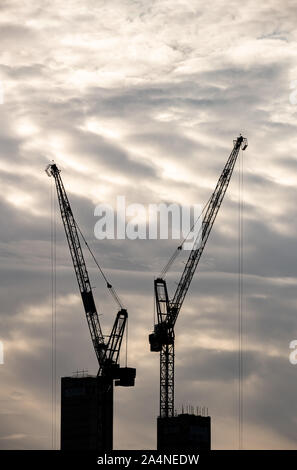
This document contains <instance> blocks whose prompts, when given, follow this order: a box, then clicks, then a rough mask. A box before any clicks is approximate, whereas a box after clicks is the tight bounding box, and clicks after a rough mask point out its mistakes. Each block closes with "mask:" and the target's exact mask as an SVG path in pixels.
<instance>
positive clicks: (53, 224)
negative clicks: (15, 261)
mask: <svg viewBox="0 0 297 470" xmlns="http://www.w3.org/2000/svg"><path fill="white" fill-rule="evenodd" d="M55 202H56V199H55V188H54V182H52V185H51V343H52V344H51V382H52V389H51V418H52V423H51V437H52V448H53V449H56V447H57V435H56V433H57V360H56V343H57V329H56V318H57V315H56V313H57V301H56V298H57V276H56V265H57V263H56V258H57V257H56V207H55V206H56V204H55Z"/></svg>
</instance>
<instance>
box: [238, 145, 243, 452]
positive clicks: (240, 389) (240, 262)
mask: <svg viewBox="0 0 297 470" xmlns="http://www.w3.org/2000/svg"><path fill="white" fill-rule="evenodd" d="M243 209H244V208H243V151H242V150H241V153H240V155H239V171H238V448H239V450H241V449H242V448H243V342H242V338H243V315H242V314H243V308H242V307H243Z"/></svg>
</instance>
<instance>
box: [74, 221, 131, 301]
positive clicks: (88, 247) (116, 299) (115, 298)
mask: <svg viewBox="0 0 297 470" xmlns="http://www.w3.org/2000/svg"><path fill="white" fill-rule="evenodd" d="M74 222H75V225H76V228H77V230H78V231H79V233H80V235H81V237H82V239H83V241H84V243H85V245H86V247H87V249H88V251H89V253H90V255H91V256H92V258H93V260H94V262H95V264H96V266H97V268H98V269H99V271H100V273H101V276H102V277H103V279H104V281H105V282H106V287H107V289H108V291H109V292H110V293H111V295H112V297H113V299H114V300H115V302H116V304H117V305H118V307H119V308H120V309H123V308H124V307H123V304H122V302H121V300H120V298H119V296H118V294H117V293H116V291H115V289H114V287H113V286H112V284H111V283H110V282H109V280H108V279H107V277H106V275H105V274H104V271H103V269H102V268H101V266H100V264H99V263H98V261H97V259H96V257H95V255H94V253H93V251H92V250H91V248H90V246H89V244H88V242H87V240H86V239H85V237H84V235H83V233H82V231H81V229H80V228H79V226H78V223H77V222H76V220H74Z"/></svg>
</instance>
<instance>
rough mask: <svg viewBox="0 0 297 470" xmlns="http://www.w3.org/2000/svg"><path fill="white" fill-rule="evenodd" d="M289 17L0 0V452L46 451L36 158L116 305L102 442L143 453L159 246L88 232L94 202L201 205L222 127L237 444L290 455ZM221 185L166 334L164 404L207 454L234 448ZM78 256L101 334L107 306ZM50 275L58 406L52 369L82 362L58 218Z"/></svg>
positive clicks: (161, 257)
mask: <svg viewBox="0 0 297 470" xmlns="http://www.w3.org/2000/svg"><path fill="white" fill-rule="evenodd" d="M37 4H38V6H37ZM296 22H297V8H296V3H295V2H294V1H290V0H282V1H280V0H278V1H276V0H268V1H266V2H264V3H262V4H261V2H259V1H255V0H247V1H246V2H241V3H240V4H239V2H235V1H228V2H227V1H222V0H215V1H213V2H210V3H208V4H206V3H205V2H202V1H200V0H199V1H196V0H191V1H190V0H176V1H169V0H159V1H153V0H147V1H144V0H134V1H133V0H113V1H103V0H83V1H78V0H67V1H63V2H62V1H61V0H51V1H47V0H43V1H41V2H35V1H33V0H26V1H24V0H22V1H21V0H1V3H0V39H1V52H0V54H1V56H0V57H1V60H0V85H1V96H2V95H3V99H2V100H1V101H3V103H2V104H1V106H0V119H1V126H0V143H1V145H0V153H1V157H0V178H1V196H0V198H1V199H0V220H1V245H0V246H1V251H0V256H1V266H0V273H1V282H0V291H1V292H0V295H1V311H0V314H1V316H0V339H1V340H2V342H3V344H4V353H5V363H4V364H3V365H0V376H1V387H0V415H1V417H0V448H1V449H48V448H52V435H51V426H52V413H51V399H52V398H51V396H52V372H51V354H52V338H51V321H52V317H51V269H50V268H51V260H50V254H51V251H50V239H51V238H50V220H51V190H52V189H53V187H52V185H53V182H52V180H50V179H49V178H48V177H47V176H46V174H45V173H44V168H45V166H46V164H47V163H48V162H49V161H51V160H52V159H54V160H55V161H56V162H57V164H58V165H59V166H60V168H61V169H62V177H63V180H64V183H65V186H66V189H67V191H68V194H69V198H70V200H71V203H72V207H73V212H74V214H75V216H76V219H77V221H78V222H79V224H80V226H81V228H82V229H83V231H84V233H85V235H86V236H87V238H88V240H89V241H90V244H91V245H92V247H93V249H94V251H95V253H96V256H97V257H98V259H99V260H100V262H101V264H102V266H103V267H104V268H105V270H106V272H107V274H108V275H109V276H110V278H111V279H112V280H113V283H114V285H115V286H116V287H117V290H118V292H119V294H120V295H121V297H122V299H123V301H124V302H125V304H126V306H127V308H128V311H129V318H130V322H129V340H130V341H129V348H128V349H129V365H131V366H133V367H137V382H136V385H137V386H136V387H135V388H134V389H124V388H121V389H117V390H116V393H115V400H116V401H115V432H114V441H115V448H122V449H123V448H126V449H133V448H134V449H137V448H147V449H150V448H151V449H152V448H155V447H156V416H157V414H158V406H159V405H158V400H159V397H158V389H159V357H158V354H153V353H150V352H149V346H148V341H147V335H148V334H149V333H150V331H151V329H152V326H153V296H152V291H153V278H154V276H155V275H157V274H158V273H159V271H160V269H161V268H162V267H163V265H164V264H165V263H166V261H167V260H168V258H169V257H170V255H171V254H172V251H173V249H174V247H175V246H176V242H174V241H164V240H151V241H149V240H139V241H131V240H104V241H98V240H96V239H95V237H94V225H95V222H96V220H97V219H96V218H95V217H94V208H95V206H96V205H97V204H99V203H102V202H104V203H110V204H112V205H114V204H115V201H116V196H118V195H124V196H125V197H126V199H127V203H129V204H130V203H141V204H144V205H145V207H146V205H147V204H149V203H159V202H166V203H172V202H176V203H178V204H181V205H186V206H191V205H192V204H195V203H196V204H197V203H200V204H203V203H205V202H206V201H207V199H208V197H209V195H210V194H211V191H212V190H213V188H214V186H215V184H216V181H217V179H218V176H219V174H220V171H221V169H222V167H223V166H224V164H225V161H226V159H227V157H228V155H229V153H230V151H231V148H232V140H233V138H235V137H236V136H238V135H239V133H240V132H241V133H242V134H243V135H245V136H246V137H248V139H249V147H248V149H247V150H246V152H244V153H243V157H242V158H243V168H244V170H243V174H244V207H245V208H244V240H243V251H244V253H243V258H244V298H243V331H244V337H243V346H244V370H243V374H244V382H243V391H244V393H243V398H244V403H243V405H244V434H243V446H244V447H245V448H263V449H264V448H265V449H276V448H279V449H294V448H296V446H297V432H296V430H297V418H296V416H297V409H296V383H297V382H296V378H297V376H296V374H297V366H293V365H292V364H290V362H289V352H290V351H289V343H290V341H292V340H294V339H297V315H296V306H297V296H296V286H297V226H296V218H297V209H296V183H297V171H296V170H297V154H296V148H297V145H296V144H297V136H296V122H297V93H295V91H294V87H295V86H296V88H297V82H294V81H295V80H297V62H296V58H297V32H296ZM295 171H296V174H295V173H294V172H295ZM238 181H239V180H238V167H237V168H236V170H235V172H234V176H233V179H232V181H231V184H230V187H229V189H228V193H227V195H226V198H225V200H224V203H223V206H222V208H221V210H220V213H219V216H218V218H217V220H216V222H215V226H214V229H213V231H212V234H211V236H210V239H209V241H208V244H207V247H206V249H205V252H204V254H203V258H202V259H201V262H200V267H199V270H198V272H197V273H196V275H195V277H194V280H193V282H192V285H191V288H190V291H189V293H188V296H187V298H186V300H185V303H184V306H183V310H182V312H181V315H180V318H179V319H178V323H177V326H176V336H177V341H176V382H177V383H176V408H177V409H178V410H179V411H180V410H181V406H182V404H185V405H186V404H191V405H194V406H201V405H205V406H207V407H208V408H209V412H210V414H211V417H212V436H213V439H212V447H213V448H217V449H232V448H238V366H237V357H238V352H237V347H238V335H237V331H238V194H239V189H238V188H239V185H238ZM86 259H87V263H88V266H89V271H90V275H91V278H92V284H93V285H94V286H95V287H96V289H95V295H96V301H97V307H98V310H99V311H100V313H102V316H101V317H100V319H101V320H102V327H103V328H104V331H105V333H108V332H109V330H110V328H111V325H112V322H113V318H114V315H115V313H116V306H115V305H114V304H113V302H112V300H110V298H109V297H108V294H107V293H106V289H105V286H104V284H103V283H102V280H101V279H100V278H99V277H98V274H97V272H96V270H95V269H94V266H93V264H92V263H91V260H90V259H89V258H88V257H86ZM182 267H183V264H182V260H181V261H180V262H179V263H177V264H176V265H175V267H174V270H173V272H172V274H171V275H170V277H169V285H170V287H171V289H173V288H174V286H175V284H174V282H175V281H177V280H178V276H179V273H180V272H181V269H182ZM57 281H58V282H57V333H56V334H57V338H56V341H57V346H56V358H57V372H56V383H57V416H58V415H59V403H58V401H59V386H60V385H59V381H60V377H61V376H64V375H71V374H72V373H73V371H75V370H77V369H82V368H85V369H88V370H89V372H90V373H96V369H97V364H96V358H95V354H94V352H93V350H92V345H91V341H90V338H89V333H88V330H87V325H86V320H85V318H84V314H83V309H82V304H81V300H80V297H79V295H78V288H77V285H76V279H75V276H74V272H73V268H72V265H71V260H70V255H69V252H68V248H67V245H66V243H65V235H64V232H63V229H62V226H61V221H60V218H59V214H58V211H57ZM58 420H59V419H58V418H57V421H58ZM58 428H59V426H58V425H57V439H58V433H59V429H58Z"/></svg>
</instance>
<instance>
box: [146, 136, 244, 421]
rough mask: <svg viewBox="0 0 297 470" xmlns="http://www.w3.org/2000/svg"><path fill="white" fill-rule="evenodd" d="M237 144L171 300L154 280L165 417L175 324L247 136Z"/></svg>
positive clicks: (170, 408) (169, 410)
mask: <svg viewBox="0 0 297 470" xmlns="http://www.w3.org/2000/svg"><path fill="white" fill-rule="evenodd" d="M233 144H234V145H233V149H232V152H231V154H230V156H229V158H228V160H227V163H226V165H225V167H224V169H223V171H222V173H221V175H220V178H219V180H218V183H217V185H216V188H215V190H214V192H213V193H212V196H211V198H210V199H209V202H208V204H207V206H206V210H205V213H204V217H203V220H202V231H201V238H200V239H199V243H198V237H199V235H200V234H198V237H197V238H196V240H195V241H194V245H193V248H192V250H191V252H190V254H189V257H188V260H187V262H186V265H185V268H184V270H183V273H182V275H181V278H180V281H179V283H178V286H177V288H176V291H175V293H174V296H173V298H172V299H171V300H170V299H169V295H168V290H167V284H166V280H165V279H164V278H162V277H159V278H157V279H155V281H154V292H155V300H156V310H157V318H158V323H157V324H156V325H155V327H154V332H153V333H152V334H151V335H150V336H149V341H150V346H151V351H158V352H160V416H161V417H168V416H173V414H174V342H175V334H174V325H175V323H176V320H177V317H178V314H179V312H180V309H181V307H182V304H183V302H184V299H185V296H186V294H187V292H188V289H189V287H190V284H191V281H192V279H193V276H194V273H195V271H196V269H197V266H198V263H199V260H200V258H201V255H202V253H203V250H204V248H205V245H206V242H207V240H208V237H209V234H210V232H211V229H212V227H213V224H214V221H215V219H216V216H217V214H218V212H219V209H220V207H221V204H222V201H223V199H224V196H225V193H226V191H227V188H228V185H229V182H230V179H231V176H232V173H233V169H234V166H235V163H236V160H237V157H238V154H239V151H240V149H242V150H245V149H246V147H247V145H248V144H247V139H246V138H245V137H242V136H241V135H240V136H239V137H238V138H237V139H235V140H234V141H233Z"/></svg>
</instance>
